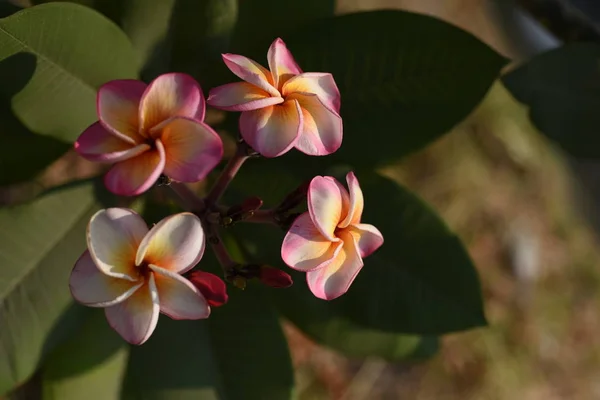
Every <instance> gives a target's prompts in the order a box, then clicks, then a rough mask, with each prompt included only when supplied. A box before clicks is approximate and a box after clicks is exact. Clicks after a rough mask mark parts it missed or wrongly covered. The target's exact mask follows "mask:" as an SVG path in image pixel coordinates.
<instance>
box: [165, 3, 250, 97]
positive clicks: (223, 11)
mask: <svg viewBox="0 0 600 400" xmlns="http://www.w3.org/2000/svg"><path fill="white" fill-rule="evenodd" d="M243 4H244V2H242V5H243ZM237 16H238V1H237V0H201V1H187V2H185V1H181V2H178V3H177V4H176V5H175V8H174V10H173V18H172V25H171V41H172V46H171V47H172V51H171V58H172V60H171V64H170V68H171V70H174V71H180V72H185V73H188V74H190V75H191V76H193V77H194V78H195V79H196V80H198V82H200V84H201V85H202V87H204V89H205V90H208V89H209V88H211V87H214V86H217V85H220V84H223V83H225V82H226V81H227V79H230V76H231V73H230V72H229V70H228V69H227V67H226V66H225V64H224V63H223V60H222V58H221V54H222V53H227V52H229V49H230V41H231V35H232V33H233V29H234V28H235V26H236V25H235V24H236V21H237Z"/></svg>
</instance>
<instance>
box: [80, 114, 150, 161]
mask: <svg viewBox="0 0 600 400" xmlns="http://www.w3.org/2000/svg"><path fill="white" fill-rule="evenodd" d="M149 148H150V146H148V145H147V144H145V143H142V144H138V145H132V144H131V143H128V142H125V141H123V140H121V139H119V138H117V137H116V136H115V135H114V134H112V133H110V132H108V131H107V130H106V128H104V127H103V126H102V124H100V122H95V123H93V124H92V125H90V126H89V128H87V129H86V130H85V131H83V133H82V134H81V135H80V136H79V138H77V141H76V142H75V151H76V152H77V153H79V155H81V156H82V157H83V158H85V159H87V160H90V161H96V162H107V163H114V162H118V161H123V160H127V159H129V158H133V157H135V156H137V155H139V154H142V153H143V152H144V151H146V150H148V149H149Z"/></svg>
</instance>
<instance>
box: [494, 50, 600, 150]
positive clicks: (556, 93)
mask: <svg viewBox="0 0 600 400" xmlns="http://www.w3.org/2000/svg"><path fill="white" fill-rule="evenodd" d="M502 82H503V83H504V84H505V85H506V87H507V88H508V89H509V90H510V91H511V92H512V94H513V95H514V96H515V97H516V98H517V100H519V101H520V102H522V103H525V104H526V105H527V106H529V113H530V116H531V120H532V121H533V123H534V124H535V126H536V127H537V128H538V129H539V130H540V131H542V132H543V133H544V134H546V135H547V136H549V137H550V138H551V139H553V140H555V141H556V142H557V143H558V144H559V145H560V146H562V147H563V148H564V149H565V150H567V151H568V152H569V153H571V154H573V155H575V156H578V157H593V158H598V157H600V134H599V132H600V112H598V110H600V46H599V45H597V44H591V43H573V44H568V45H565V46H564V47H561V48H558V49H555V50H551V51H549V52H547V53H543V54H541V55H539V56H537V57H535V58H533V59H532V60H529V61H528V62H526V63H525V64H523V65H522V66H520V67H519V68H517V69H516V70H514V71H512V72H510V73H508V74H507V75H505V76H504V77H503V78H502Z"/></svg>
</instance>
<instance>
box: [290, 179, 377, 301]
mask: <svg viewBox="0 0 600 400" xmlns="http://www.w3.org/2000/svg"><path fill="white" fill-rule="evenodd" d="M346 181H347V182H348V188H349V189H350V194H348V191H347V190H346V188H344V186H342V184H340V183H339V182H338V181H337V180H336V179H335V178H332V177H330V176H317V177H315V178H313V180H312V181H311V182H310V186H309V188H308V212H305V213H304V214H302V215H300V216H299V217H298V218H297V219H296V221H294V224H293V225H292V227H291V228H290V230H289V232H288V233H287V235H286V236H285V238H284V240H283V245H282V247H281V257H282V258H283V261H284V262H285V263H286V264H287V265H289V266H290V267H291V268H293V269H295V270H298V271H303V272H306V280H307V282H308V287H309V288H310V290H311V292H313V294H314V295H315V296H317V297H318V298H320V299H324V300H333V299H335V298H337V297H340V296H341V295H343V294H344V293H346V292H347V291H348V288H349V287H350V285H351V284H352V282H353V281H354V278H356V275H357V274H358V273H359V272H360V270H361V268H362V267H363V260H362V259H363V258H364V257H366V256H368V255H369V254H371V253H373V252H374V251H375V250H377V249H378V248H379V247H380V246H381V245H382V244H383V236H382V235H381V232H379V230H377V228H375V227H374V226H373V225H369V224H362V223H361V222H360V219H361V216H362V212H363V194H362V191H361V190H360V186H359V184H358V180H357V179H356V177H355V176H354V173H352V172H350V173H348V175H346Z"/></svg>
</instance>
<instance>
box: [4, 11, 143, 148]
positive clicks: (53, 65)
mask: <svg viewBox="0 0 600 400" xmlns="http://www.w3.org/2000/svg"><path fill="white" fill-rule="evenodd" d="M32 27H35V29H32ZM21 52H26V53H31V54H33V55H34V56H35V57H36V68H35V72H34V74H33V76H32V77H31V79H30V81H29V83H28V84H27V85H26V86H25V88H24V89H23V90H22V91H20V92H19V93H18V94H16V95H15V96H14V97H13V98H12V108H13V111H14V112H15V114H16V115H17V117H18V118H19V119H20V120H21V121H22V122H23V124H24V125H25V126H26V127H27V128H29V129H30V130H32V131H33V132H35V133H38V134H43V135H49V136H52V137H54V138H56V139H60V140H63V141H66V142H72V141H73V140H74V139H75V138H76V137H77V136H78V135H79V134H80V133H81V132H82V131H83V129H85V128H86V127H87V126H88V125H90V124H91V123H92V122H94V121H95V120H96V119H97V118H96V107H95V102H96V89H97V88H98V87H99V86H100V85H102V84H103V83H105V82H107V81H109V80H112V79H119V78H135V77H136V76H137V60H136V55H135V52H134V51H133V48H132V47H131V44H130V42H129V40H128V39H127V37H126V36H125V34H123V32H122V31H121V30H120V29H119V28H118V27H117V26H116V25H115V24H113V23H112V22H111V21H109V20H108V19H106V18H105V17H104V16H102V15H100V14H98V13H97V12H95V11H93V10H91V9H89V8H87V7H83V6H79V5H76V4H69V3H50V4H44V5H40V6H36V7H31V8H27V9H24V10H23V11H20V12H18V13H16V14H13V15H11V16H9V17H7V18H3V19H1V20H0V60H3V59H5V58H7V57H10V56H12V55H14V54H17V53H21ZM14 73H15V74H17V75H18V74H19V71H17V70H15V71H14ZM3 78H4V79H11V77H10V76H3Z"/></svg>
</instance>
